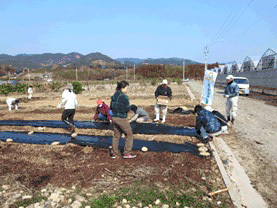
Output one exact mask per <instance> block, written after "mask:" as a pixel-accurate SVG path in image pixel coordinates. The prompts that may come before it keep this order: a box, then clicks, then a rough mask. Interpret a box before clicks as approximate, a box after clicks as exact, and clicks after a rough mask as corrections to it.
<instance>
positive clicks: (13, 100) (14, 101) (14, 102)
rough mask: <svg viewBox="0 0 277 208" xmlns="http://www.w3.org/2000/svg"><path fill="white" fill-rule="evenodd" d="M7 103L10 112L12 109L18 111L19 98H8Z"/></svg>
mask: <svg viewBox="0 0 277 208" xmlns="http://www.w3.org/2000/svg"><path fill="white" fill-rule="evenodd" d="M6 103H7V105H8V108H9V111H11V110H12V107H14V109H15V110H18V103H19V99H17V98H8V99H7V100H6Z"/></svg>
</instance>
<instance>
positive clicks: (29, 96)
mask: <svg viewBox="0 0 277 208" xmlns="http://www.w3.org/2000/svg"><path fill="white" fill-rule="evenodd" d="M28 94H29V95H28V98H29V99H30V100H31V99H32V96H33V88H32V86H29V87H28Z"/></svg>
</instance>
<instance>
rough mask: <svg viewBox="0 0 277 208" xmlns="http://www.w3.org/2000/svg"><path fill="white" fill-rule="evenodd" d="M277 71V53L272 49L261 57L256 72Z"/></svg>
mask: <svg viewBox="0 0 277 208" xmlns="http://www.w3.org/2000/svg"><path fill="white" fill-rule="evenodd" d="M265 69H277V53H276V51H274V50H272V49H271V48H269V49H267V51H266V52H265V53H264V54H263V56H262V57H261V59H260V61H259V63H258V65H257V68H256V70H265Z"/></svg>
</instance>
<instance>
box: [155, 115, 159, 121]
mask: <svg viewBox="0 0 277 208" xmlns="http://www.w3.org/2000/svg"><path fill="white" fill-rule="evenodd" d="M159 120H160V114H156V118H155V119H154V121H155V122H157V121H159Z"/></svg>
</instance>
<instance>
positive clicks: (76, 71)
mask: <svg viewBox="0 0 277 208" xmlns="http://www.w3.org/2000/svg"><path fill="white" fill-rule="evenodd" d="M77 69H78V68H77V66H76V68H75V74H76V81H77V80H78V70H77Z"/></svg>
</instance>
